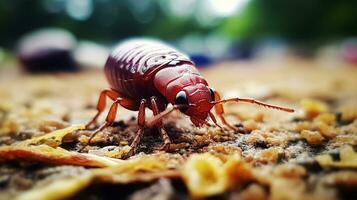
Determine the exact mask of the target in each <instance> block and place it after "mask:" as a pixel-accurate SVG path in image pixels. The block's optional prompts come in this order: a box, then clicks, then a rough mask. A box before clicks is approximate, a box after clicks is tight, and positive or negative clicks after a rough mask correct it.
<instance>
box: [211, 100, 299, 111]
mask: <svg viewBox="0 0 357 200" xmlns="http://www.w3.org/2000/svg"><path fill="white" fill-rule="evenodd" d="M227 102H237V103H238V102H246V103H252V104H256V105H259V106H264V107H267V108H271V109H276V110H281V111H285V112H294V109H292V108H286V107H282V106H276V105H272V104H268V103H264V102H261V101H258V100H255V99H244V98H231V99H223V100H220V101H216V102H214V104H218V103H227Z"/></svg>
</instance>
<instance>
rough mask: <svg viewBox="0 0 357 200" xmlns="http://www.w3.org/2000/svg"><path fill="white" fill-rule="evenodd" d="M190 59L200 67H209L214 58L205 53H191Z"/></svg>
mask: <svg viewBox="0 0 357 200" xmlns="http://www.w3.org/2000/svg"><path fill="white" fill-rule="evenodd" d="M190 59H191V60H192V61H193V62H194V63H195V64H196V67H198V68H204V67H208V66H209V65H211V64H212V63H213V60H212V59H211V58H210V57H208V56H206V55H203V54H192V55H190Z"/></svg>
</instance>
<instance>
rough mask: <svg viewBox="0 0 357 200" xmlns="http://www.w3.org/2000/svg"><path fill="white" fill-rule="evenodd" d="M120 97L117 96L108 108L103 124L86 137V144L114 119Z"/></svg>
mask: <svg viewBox="0 0 357 200" xmlns="http://www.w3.org/2000/svg"><path fill="white" fill-rule="evenodd" d="M122 100H123V99H122V98H117V99H116V100H115V101H114V102H113V104H112V106H111V107H110V109H109V112H108V115H107V118H106V119H105V123H104V124H103V125H101V126H100V127H99V128H97V129H96V130H95V131H94V132H93V133H92V134H91V136H90V138H89V139H88V142H87V145H88V144H90V143H91V141H92V139H93V138H94V136H96V135H97V134H98V133H99V132H100V131H102V130H103V129H104V128H105V127H107V126H109V125H110V124H112V123H113V122H114V120H115V117H116V113H117V110H118V104H119V103H120V102H121V101H122ZM85 147H86V146H84V147H83V148H82V149H84V148H85Z"/></svg>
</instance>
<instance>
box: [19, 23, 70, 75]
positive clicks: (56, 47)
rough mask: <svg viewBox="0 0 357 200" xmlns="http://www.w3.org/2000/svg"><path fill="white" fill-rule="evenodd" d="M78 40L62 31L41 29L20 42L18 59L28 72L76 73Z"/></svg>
mask: <svg viewBox="0 0 357 200" xmlns="http://www.w3.org/2000/svg"><path fill="white" fill-rule="evenodd" d="M75 46H76V40H75V38H74V37H73V35H72V34H70V33H69V32H68V31H65V30H62V29H53V28H51V29H40V30H37V31H34V32H31V33H29V34H27V35H25V36H24V37H23V38H22V39H21V40H20V42H19V45H18V49H17V57H18V59H19V61H20V62H21V64H22V66H23V69H24V70H25V71H27V72H32V73H40V72H56V71H75V70H77V66H76V64H75V61H74V59H73V55H72V54H73V50H74V48H75Z"/></svg>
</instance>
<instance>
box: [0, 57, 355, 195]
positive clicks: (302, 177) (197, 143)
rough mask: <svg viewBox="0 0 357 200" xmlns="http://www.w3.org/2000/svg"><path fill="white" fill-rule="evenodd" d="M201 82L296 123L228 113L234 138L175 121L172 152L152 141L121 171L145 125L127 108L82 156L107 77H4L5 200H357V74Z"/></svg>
mask: <svg viewBox="0 0 357 200" xmlns="http://www.w3.org/2000/svg"><path fill="white" fill-rule="evenodd" d="M201 72H202V75H203V76H204V77H206V78H207V81H208V82H209V84H210V86H212V87H213V88H215V89H216V90H217V91H220V92H221V94H222V96H223V97H224V98H228V97H250V98H256V99H258V100H261V101H264V102H268V103H272V104H277V105H282V106H287V107H291V108H294V109H295V110H296V111H295V112H294V113H286V112H281V111H277V110H271V109H268V108H264V107H259V106H256V105H251V104H247V103H239V104H238V103H237V104H234V103H229V104H225V105H224V108H225V111H226V117H227V120H228V121H229V123H230V124H232V125H233V126H234V127H235V130H228V129H227V130H221V129H219V128H218V127H215V126H204V127H201V128H198V127H194V126H193V125H192V124H191V123H190V121H189V119H188V118H187V117H186V116H184V115H183V114H182V113H179V112H175V113H172V114H171V115H170V116H168V117H166V118H165V119H164V127H165V130H166V131H167V133H168V135H169V136H170V138H171V141H172V143H173V145H171V148H170V150H169V151H168V152H164V151H162V150H161V149H160V148H161V145H162V140H161V139H160V136H159V134H158V131H157V130H156V129H147V130H146V131H145V134H144V138H143V140H142V142H141V144H140V147H139V149H138V152H137V154H136V155H135V156H133V157H131V158H129V159H127V160H123V159H121V158H122V156H123V155H124V154H125V153H126V152H128V150H129V149H130V147H129V145H130V143H131V142H132V140H133V138H134V136H135V133H136V131H137V129H138V126H137V124H136V117H137V116H136V115H137V113H136V112H132V111H128V110H125V109H124V108H119V111H118V116H117V119H116V122H115V123H114V124H112V125H111V126H110V127H108V128H106V129H104V130H103V131H102V132H100V133H99V134H98V135H97V136H96V137H94V138H93V141H92V144H91V145H89V146H87V147H85V148H83V147H84V146H85V144H86V142H87V141H88V138H89V135H90V134H91V130H85V129H84V128H83V126H82V125H81V124H85V123H86V122H88V121H89V120H90V119H91V118H92V117H93V116H94V115H95V113H96V110H95V106H96V102H97V99H98V96H99V93H100V91H101V90H102V89H105V88H108V85H107V82H106V80H105V77H104V74H103V72H102V71H100V70H84V71H80V72H76V73H71V74H65V73H63V74H43V75H25V74H18V73H13V72H11V73H10V72H7V71H4V70H3V71H2V72H1V76H0V77H1V80H0V145H1V146H0V161H1V167H0V199H116V198H118V197H120V198H125V199H153V198H155V199H190V198H208V197H215V198H221V199H356V193H355V190H356V188H357V171H356V169H357V154H356V153H355V151H354V150H355V149H356V147H357V67H355V66H345V65H344V64H341V63H336V64H333V63H325V62H321V61H313V60H300V59H295V58H285V59H279V60H276V61H265V60H259V61H252V62H224V63H218V64H216V65H215V66H211V67H208V68H205V69H202V70H201ZM107 107H109V106H107ZM106 111H107V110H106ZM147 113H150V114H149V115H148V118H150V117H152V116H151V112H150V111H148V112H147ZM105 117H106V112H104V114H102V115H101V117H100V118H99V122H100V123H99V124H97V125H100V124H101V123H102V122H103V121H104V119H105ZM219 123H220V122H219ZM78 124H79V125H78Z"/></svg>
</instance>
